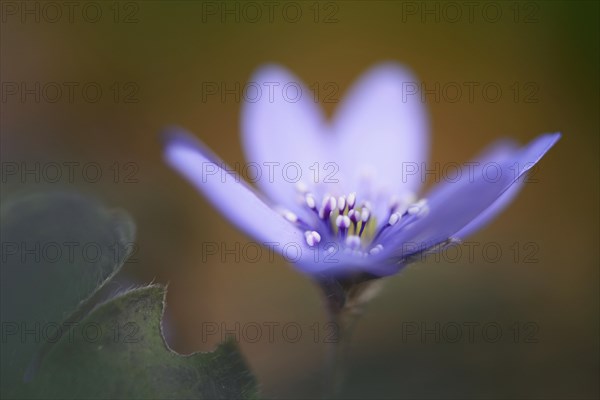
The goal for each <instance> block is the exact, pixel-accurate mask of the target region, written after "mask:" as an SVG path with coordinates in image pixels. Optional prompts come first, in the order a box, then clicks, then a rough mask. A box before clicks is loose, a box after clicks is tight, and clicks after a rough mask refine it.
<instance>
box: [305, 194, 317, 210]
mask: <svg viewBox="0 0 600 400" xmlns="http://www.w3.org/2000/svg"><path fill="white" fill-rule="evenodd" d="M304 202H305V203H306V206H307V207H308V208H310V209H311V210H316V209H317V202H316V200H315V196H313V194H312V193H306V195H305V196H304Z"/></svg>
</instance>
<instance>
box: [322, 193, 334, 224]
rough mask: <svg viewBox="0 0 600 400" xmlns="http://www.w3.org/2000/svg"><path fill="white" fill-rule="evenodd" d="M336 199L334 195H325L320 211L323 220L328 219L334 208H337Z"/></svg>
mask: <svg viewBox="0 0 600 400" xmlns="http://www.w3.org/2000/svg"><path fill="white" fill-rule="evenodd" d="M335 206H336V201H335V197H333V196H325V198H324V199H323V204H322V206H321V211H320V212H319V217H320V218H321V219H322V220H327V219H328V218H329V215H330V214H331V212H332V211H333V210H335Z"/></svg>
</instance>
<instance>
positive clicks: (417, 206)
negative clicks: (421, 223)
mask: <svg viewBox="0 0 600 400" xmlns="http://www.w3.org/2000/svg"><path fill="white" fill-rule="evenodd" d="M407 212H408V215H418V216H421V215H424V214H425V213H427V212H429V207H428V206H427V199H421V200H419V201H417V202H416V203H414V204H411V205H410V206H409V207H408V210H407Z"/></svg>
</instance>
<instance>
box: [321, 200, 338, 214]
mask: <svg viewBox="0 0 600 400" xmlns="http://www.w3.org/2000/svg"><path fill="white" fill-rule="evenodd" d="M336 205H337V202H336V200H335V197H333V196H325V197H324V198H323V209H327V210H329V211H333V210H335V206H336Z"/></svg>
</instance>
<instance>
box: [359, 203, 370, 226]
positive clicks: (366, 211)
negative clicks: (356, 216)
mask: <svg viewBox="0 0 600 400" xmlns="http://www.w3.org/2000/svg"><path fill="white" fill-rule="evenodd" d="M370 217H371V211H369V209H368V208H367V207H366V206H365V207H363V208H362V210H361V213H360V219H361V220H362V222H364V223H366V222H367V221H368V220H369V218H370Z"/></svg>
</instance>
